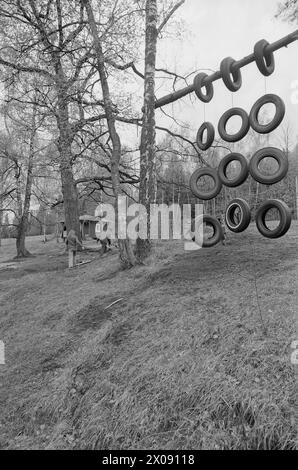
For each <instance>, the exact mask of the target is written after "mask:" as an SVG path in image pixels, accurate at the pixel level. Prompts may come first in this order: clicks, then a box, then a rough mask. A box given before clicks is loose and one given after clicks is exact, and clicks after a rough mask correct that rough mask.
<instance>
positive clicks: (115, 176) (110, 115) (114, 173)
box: [82, 0, 136, 267]
mask: <svg viewBox="0 0 298 470" xmlns="http://www.w3.org/2000/svg"><path fill="white" fill-rule="evenodd" d="M82 4H83V5H84V7H85V9H86V13H87V17H88V22H89V26H90V30H91V34H92V37H93V46H94V50H95V53H96V59H97V70H98V74H99V77H100V83H101V89H102V95H103V101H104V109H105V113H106V119H107V124H108V130H109V135H110V138H111V141H112V155H111V179H112V185H113V193H114V196H115V216H116V227H117V224H118V198H119V193H120V177H119V162H120V158H121V141H120V137H119V135H118V133H117V130H116V125H115V114H114V110H113V105H112V100H111V97H110V89H109V83H108V79H107V75H106V71H105V64H104V54H103V50H102V45H101V41H100V38H99V35H98V30H97V26H96V22H95V18H94V13H93V10H92V7H91V4H90V1H89V0H82ZM116 234H117V238H118V228H116ZM118 246H119V252H120V261H121V264H122V266H123V267H131V266H133V265H134V264H135V263H136V260H135V257H134V254H133V251H132V248H131V245H130V241H129V240H127V239H126V240H120V239H119V238H118Z"/></svg>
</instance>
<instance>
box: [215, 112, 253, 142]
mask: <svg viewBox="0 0 298 470" xmlns="http://www.w3.org/2000/svg"><path fill="white" fill-rule="evenodd" d="M232 116H240V117H241V119H242V124H241V128H240V130H239V131H238V132H237V133H236V134H228V133H227V131H226V126H227V122H228V120H229V119H230V118H231V117H232ZM248 131H249V118H248V115H247V112H246V111H245V110H244V109H242V108H231V109H228V111H226V112H225V113H224V114H223V115H222V116H221V118H220V120H219V123H218V133H219V135H220V137H221V138H222V139H223V140H225V141H226V142H238V141H239V140H241V139H243V137H245V136H246V134H247V133H248Z"/></svg>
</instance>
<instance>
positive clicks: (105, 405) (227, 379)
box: [0, 224, 298, 449]
mask: <svg viewBox="0 0 298 470" xmlns="http://www.w3.org/2000/svg"><path fill="white" fill-rule="evenodd" d="M297 227H298V226H297V224H296V225H295V226H292V228H291V231H290V232H289V233H288V234H287V235H286V236H285V237H283V238H282V239H280V240H275V241H271V240H266V239H264V238H262V237H261V236H260V235H259V234H258V233H257V232H256V230H255V228H254V227H252V228H250V229H249V231H247V232H245V233H244V234H242V235H238V236H234V235H233V236H231V237H230V240H229V245H227V246H225V247H223V246H221V245H220V246H216V247H214V248H212V249H208V250H207V249H205V250H199V251H197V252H191V253H185V252H184V251H183V245H181V244H180V243H179V242H160V243H158V244H157V246H156V249H155V254H154V256H152V257H151V259H150V260H149V261H148V265H146V266H142V267H138V268H136V269H134V270H130V271H128V272H124V271H119V269H118V259H117V255H116V253H115V254H111V255H104V256H102V257H101V256H99V255H97V254H92V256H93V261H92V262H91V263H89V264H86V265H83V266H81V267H78V268H76V269H73V270H68V269H66V264H67V260H66V257H65V255H61V254H60V252H61V250H62V248H61V247H60V245H58V246H57V245H56V244H55V242H54V241H52V242H49V243H48V244H46V245H45V246H44V245H43V244H42V243H41V241H40V240H39V239H38V238H35V239H33V238H32V239H31V240H30V241H29V248H31V250H32V251H34V252H35V254H36V256H35V257H34V258H32V259H28V260H26V261H23V262H19V263H15V262H12V263H9V264H7V263H4V261H5V260H6V261H7V259H8V258H11V257H12V253H13V251H12V247H11V244H9V245H8V243H10V242H8V241H5V245H4V247H2V248H1V250H2V251H1V259H0V261H2V263H0V303H1V315H0V339H2V340H3V341H4V342H5V345H6V365H4V366H0V383H1V389H0V397H1V398H0V429H1V432H0V447H1V448H4V449H10V448H19V449H30V448H35V449H36V448H40V449H47V448H50V449H53V448H55V449H57V448H59V449H72V448H75V449H138V448H142V449H155V448H163V449H227V448H229V449H292V448H294V447H295V446H296V447H297V434H296V429H297V426H296V424H297V423H295V421H294V407H295V406H296V405H295V398H296V396H295V378H296V376H295V374H296V373H297V369H295V367H297V366H293V365H291V362H290V355H291V342H292V341H293V340H294V339H297V328H296V327H297V321H296V319H297V303H298V285H297V284H298V281H297V279H298V251H297V240H298V233H297ZM81 257H82V258H88V259H91V254H90V253H89V254H88V253H86V254H82V255H81ZM119 299H121V300H119ZM117 300H119V302H117V303H115V304H113V305H112V306H110V305H111V304H112V303H113V302H115V301H117Z"/></svg>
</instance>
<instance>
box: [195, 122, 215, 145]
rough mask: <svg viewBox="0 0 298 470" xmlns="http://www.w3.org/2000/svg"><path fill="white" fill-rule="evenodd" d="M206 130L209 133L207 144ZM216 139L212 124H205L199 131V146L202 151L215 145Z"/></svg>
mask: <svg viewBox="0 0 298 470" xmlns="http://www.w3.org/2000/svg"><path fill="white" fill-rule="evenodd" d="M205 130H206V131H207V139H206V142H203V135H204V132H205ZM214 137H215V130H214V126H213V124H212V123H211V122H204V123H203V124H202V125H201V127H200V128H199V130H198V133H197V146H198V147H199V149H200V150H203V151H204V150H208V149H209V148H210V147H211V145H212V144H213V141H214Z"/></svg>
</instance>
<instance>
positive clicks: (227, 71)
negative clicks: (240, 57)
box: [220, 57, 242, 92]
mask: <svg viewBox="0 0 298 470" xmlns="http://www.w3.org/2000/svg"><path fill="white" fill-rule="evenodd" d="M235 62H236V60H234V59H233V58H232V57H226V58H225V59H223V60H222V61H221V64H220V72H221V76H222V79H223V82H224V84H225V85H226V87H227V88H228V90H230V91H232V92H235V91H238V90H239V88H240V87H241V85H242V76H241V70H240V68H235V67H234V68H233V65H234V64H235Z"/></svg>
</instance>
